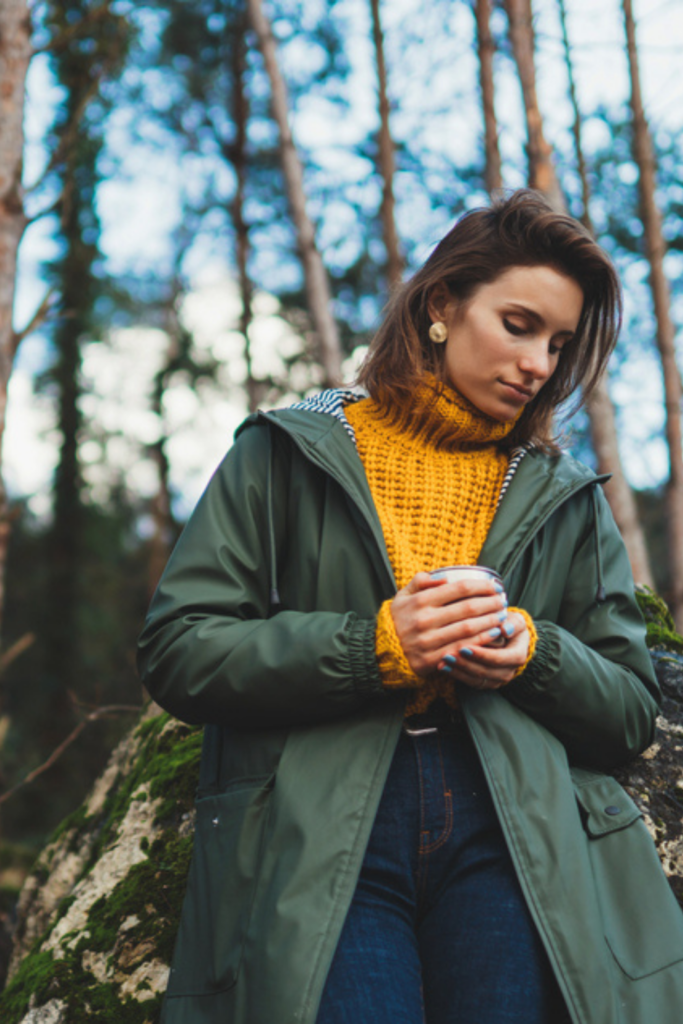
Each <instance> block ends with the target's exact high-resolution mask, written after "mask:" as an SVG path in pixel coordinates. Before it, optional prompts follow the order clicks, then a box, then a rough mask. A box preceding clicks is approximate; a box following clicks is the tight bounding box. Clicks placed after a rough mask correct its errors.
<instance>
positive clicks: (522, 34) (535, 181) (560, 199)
mask: <svg viewBox="0 0 683 1024" xmlns="http://www.w3.org/2000/svg"><path fill="white" fill-rule="evenodd" d="M504 7H505V10H506V12H507V16H508V23H509V26H510V43H511V44H512V52H513V55H514V58H515V63H516V65H517V72H518V74H519V81H520V84H521V87H522V96H523V99H524V110H525V115H526V124H527V135H528V145H527V156H528V160H529V185H530V187H531V188H537V189H538V190H539V192H543V193H544V195H546V196H547V197H548V199H549V200H550V202H551V203H552V204H553V206H554V207H555V208H556V209H557V210H564V209H566V204H565V199H564V195H563V194H562V189H561V188H560V183H559V181H558V179H557V174H556V173H555V167H554V164H553V157H552V147H551V146H550V143H549V142H547V141H546V138H545V136H544V134H543V118H542V116H541V111H540V109H539V106H538V98H537V96H536V68H535V66H534V56H535V39H534V26H533V16H532V11H531V0H504Z"/></svg>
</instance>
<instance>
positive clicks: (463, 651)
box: [460, 647, 472, 658]
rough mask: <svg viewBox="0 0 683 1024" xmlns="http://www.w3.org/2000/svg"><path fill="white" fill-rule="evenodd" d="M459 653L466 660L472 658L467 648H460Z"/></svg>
mask: <svg viewBox="0 0 683 1024" xmlns="http://www.w3.org/2000/svg"><path fill="white" fill-rule="evenodd" d="M460 653H461V654H463V655H464V656H465V657H466V658H471V657H472V651H471V650H470V649H469V647H461V648H460Z"/></svg>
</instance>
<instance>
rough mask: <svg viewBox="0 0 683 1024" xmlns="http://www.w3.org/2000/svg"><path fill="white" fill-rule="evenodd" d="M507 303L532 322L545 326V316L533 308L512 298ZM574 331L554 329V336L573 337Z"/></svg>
mask: <svg viewBox="0 0 683 1024" xmlns="http://www.w3.org/2000/svg"><path fill="white" fill-rule="evenodd" d="M508 305H509V306H514V307H515V311H516V312H520V313H524V314H525V315H526V316H528V317H529V319H530V320H533V322H534V323H535V324H538V325H539V326H540V327H545V318H544V317H542V316H541V314H540V313H537V312H536V310H535V309H530V308H529V306H525V305H524V304H523V303H522V302H515V301H514V300H513V299H511V300H510V301H509V302H508ZM575 333H576V330H573V331H572V330H569V329H567V330H565V331H556V332H555V335H554V337H558V336H560V335H563V336H566V337H567V338H573V337H574V334H575Z"/></svg>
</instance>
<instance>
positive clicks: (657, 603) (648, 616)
mask: <svg viewBox="0 0 683 1024" xmlns="http://www.w3.org/2000/svg"><path fill="white" fill-rule="evenodd" d="M636 600H637V601H638V605H639V607H640V610H641V612H642V613H643V618H644V619H645V624H646V626H647V645H648V647H649V648H651V649H653V650H665V651H672V652H674V653H676V654H683V636H681V634H680V633H678V632H676V626H675V623H674V620H673V616H672V614H671V612H670V611H669V607H668V605H667V603H666V601H665V600H664V598H662V597H660V596H659V594H657V593H655V591H654V590H651V589H650V587H646V586H645V585H644V584H642V583H639V584H638V586H637V587H636Z"/></svg>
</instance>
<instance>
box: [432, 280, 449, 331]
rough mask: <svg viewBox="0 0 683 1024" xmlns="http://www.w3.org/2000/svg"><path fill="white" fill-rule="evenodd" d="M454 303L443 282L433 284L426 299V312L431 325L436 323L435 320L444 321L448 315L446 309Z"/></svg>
mask: <svg viewBox="0 0 683 1024" xmlns="http://www.w3.org/2000/svg"><path fill="white" fill-rule="evenodd" d="M454 302H455V300H454V298H453V296H452V295H451V293H450V292H449V290H448V288H447V287H446V285H445V284H444V283H443V281H440V282H439V284H435V285H434V287H433V288H432V290H431V292H430V293H429V297H428V299H427V312H428V313H429V316H430V319H431V321H432V323H436V321H437V320H442V321H445V320H446V317H447V315H448V307H449V306H452V305H453V303H454Z"/></svg>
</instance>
